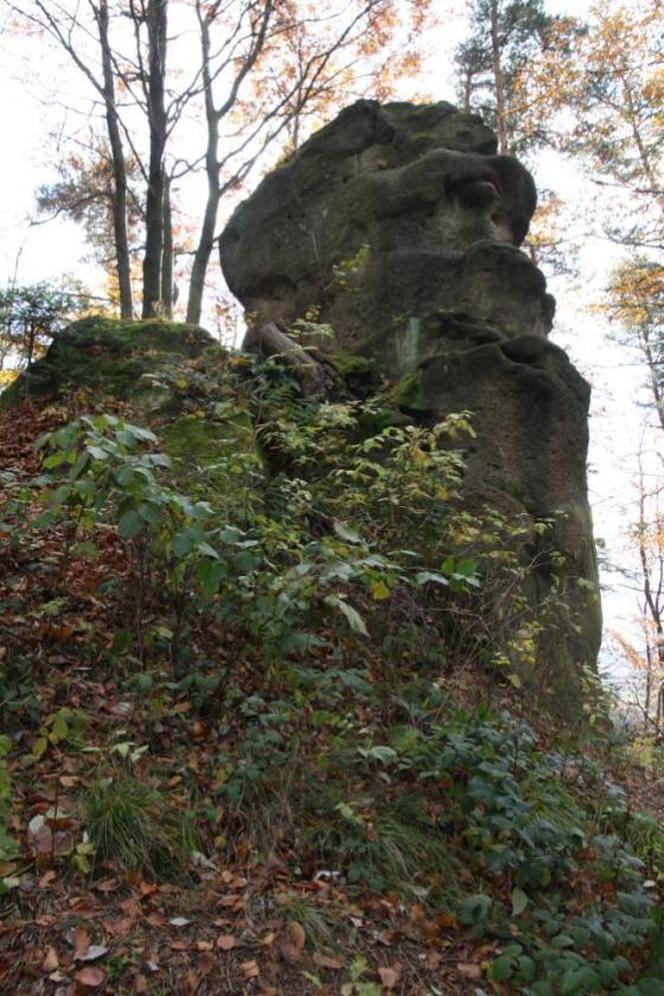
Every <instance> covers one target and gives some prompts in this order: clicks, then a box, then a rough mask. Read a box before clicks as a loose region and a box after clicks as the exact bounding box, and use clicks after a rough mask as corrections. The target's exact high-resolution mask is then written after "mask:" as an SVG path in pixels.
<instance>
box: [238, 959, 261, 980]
mask: <svg viewBox="0 0 664 996" xmlns="http://www.w3.org/2000/svg"><path fill="white" fill-rule="evenodd" d="M240 969H241V971H242V974H243V976H244V977H245V979H246V980H247V981H249V979H257V978H258V976H259V975H260V969H259V967H258V965H257V964H256V962H255V961H243V962H242V963H241V965H240Z"/></svg>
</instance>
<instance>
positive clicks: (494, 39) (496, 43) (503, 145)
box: [491, 0, 509, 156]
mask: <svg viewBox="0 0 664 996" xmlns="http://www.w3.org/2000/svg"><path fill="white" fill-rule="evenodd" d="M498 3H499V0H491V63H492V66H493V78H494V83H495V86H496V132H497V134H498V152H499V153H500V154H501V155H503V156H505V155H507V153H508V152H509V148H508V144H507V109H506V105H505V80H504V77H503V67H502V63H501V60H500V38H499V24H498Z"/></svg>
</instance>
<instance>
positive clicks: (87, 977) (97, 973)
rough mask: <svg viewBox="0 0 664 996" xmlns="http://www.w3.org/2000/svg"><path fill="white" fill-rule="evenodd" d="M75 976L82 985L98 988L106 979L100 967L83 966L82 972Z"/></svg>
mask: <svg viewBox="0 0 664 996" xmlns="http://www.w3.org/2000/svg"><path fill="white" fill-rule="evenodd" d="M74 978H75V979H76V981H77V982H78V983H80V985H82V986H87V987H88V988H89V989H96V988H97V986H100V985H101V984H102V982H103V981H104V973H103V972H102V970H101V969H100V968H93V967H90V968H82V969H81V971H80V972H77V973H76V975H75V976H74Z"/></svg>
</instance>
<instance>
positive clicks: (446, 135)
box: [220, 101, 601, 694]
mask: <svg viewBox="0 0 664 996" xmlns="http://www.w3.org/2000/svg"><path fill="white" fill-rule="evenodd" d="M495 152H496V140H495V136H494V135H493V133H492V132H491V131H490V130H489V129H488V128H486V127H485V126H484V125H483V124H482V122H481V120H480V119H478V118H477V117H475V116H472V115H468V114H462V113H460V112H458V111H457V110H456V109H455V108H454V107H452V106H451V105H449V104H446V103H439V104H432V105H421V106H417V105H413V104H405V103H393V104H386V105H383V106H381V105H379V104H378V103H376V102H375V101H359V102H358V103H356V104H354V105H353V106H351V107H349V108H347V109H346V110H344V111H343V112H342V113H341V114H340V115H339V116H338V117H337V118H336V119H335V120H334V121H333V122H332V123H331V124H329V125H327V126H326V127H325V128H323V129H321V130H320V131H319V132H317V133H316V134H315V135H314V136H313V137H312V138H311V139H309V141H308V142H306V143H305V144H304V145H303V146H302V148H301V149H300V150H299V151H298V152H297V154H296V155H295V156H294V157H293V159H292V160H291V161H290V162H287V163H286V164H284V165H282V166H280V167H278V168H277V169H275V170H274V171H273V172H272V173H271V174H270V175H269V176H267V177H266V178H265V179H264V180H263V182H262V183H261V184H260V185H259V187H258V189H257V190H256V191H255V193H254V194H253V195H252V196H251V197H249V198H248V200H246V201H244V202H243V203H242V204H241V205H240V206H239V207H238V209H237V210H236V211H235V213H234V215H233V217H232V218H231V220H230V222H229V224H228V225H227V226H226V228H225V230H224V232H223V233H222V236H221V246H220V247H221V261H222V267H223V270H224V273H225V275H226V278H227V280H228V284H229V286H230V288H231V290H232V291H233V292H234V293H235V294H236V295H237V297H238V298H239V299H240V300H241V301H242V303H243V304H244V306H245V308H246V309H247V312H248V315H249V319H250V323H251V325H252V326H253V330H252V332H251V333H250V338H249V342H250V343H251V344H253V345H254V346H256V345H257V344H260V330H261V329H262V328H264V327H265V326H266V324H267V323H272V324H271V326H270V327H271V329H272V332H273V334H275V335H277V338H278V336H279V334H281V333H279V332H278V330H277V329H276V325H279V326H280V327H281V330H282V332H283V330H284V329H287V328H288V327H289V326H290V325H292V323H293V322H295V321H296V320H297V319H299V318H301V317H302V316H304V315H305V313H307V311H308V310H310V309H312V308H314V309H315V310H316V313H317V314H318V315H319V321H320V322H321V323H325V324H329V325H331V326H332V327H333V329H334V333H335V342H334V347H333V348H334V349H335V350H337V351H342V352H343V353H345V354H350V355H351V356H358V357H364V358H366V359H368V360H370V361H371V362H372V363H373V364H374V366H375V369H376V370H377V371H379V372H380V373H381V374H382V375H383V376H384V377H385V378H387V379H388V380H392V381H397V382H399V384H400V386H399V389H398V390H397V391H396V396H397V397H398V398H399V400H400V403H401V406H402V410H403V411H405V412H406V413H407V414H408V415H409V416H410V417H413V418H415V419H420V420H436V419H439V418H440V417H442V416H444V415H445V414H448V413H450V412H454V411H461V410H469V411H471V412H472V413H473V424H474V427H475V429H476V431H477V439H476V440H475V441H474V443H473V445H472V446H470V447H469V448H468V451H467V454H466V456H467V490H468V495H469V502H470V503H471V504H472V502H477V503H481V502H491V503H492V504H493V505H494V506H496V507H499V508H500V509H501V510H503V511H504V512H505V513H506V514H508V515H514V516H517V515H518V514H520V513H523V512H525V513H527V516H528V518H529V520H530V521H531V523H532V526H533V530H532V533H531V535H530V536H529V537H528V539H527V541H525V542H524V557H526V556H527V557H532V558H533V562H534V570H533V572H532V575H531V581H530V587H529V590H528V598H529V599H530V600H531V602H533V601H534V602H537V601H538V600H542V599H544V598H546V597H547V596H548V595H549V594H550V593H551V591H552V590H553V589H554V588H556V589H557V590H558V591H559V592H561V591H562V592H563V594H564V599H565V601H566V603H567V605H568V606H569V609H570V615H569V619H568V620H567V621H566V622H565V621H563V620H562V617H560V616H559V617H558V621H557V624H556V625H557V626H558V627H564V630H565V631H564V633H562V634H561V633H560V632H559V633H556V634H552V632H549V633H548V634H546V633H545V634H544V635H543V638H542V640H541V641H540V655H543V656H544V661H545V663H547V662H548V664H549V665H550V670H552V671H556V673H557V675H558V678H559V679H561V680H558V681H557V686H558V689H559V690H560V689H561V688H563V687H564V686H565V685H567V686H568V688H569V690H572V692H573V694H576V691H577V690H578V682H577V681H573V682H568V680H567V679H568V678H569V677H570V676H571V675H577V674H578V668H579V666H580V665H583V664H588V665H591V666H594V665H595V662H596V656H597V651H598V648H599V641H600V631H601V616H600V611H599V602H598V597H597V593H596V581H597V571H596V563H595V552H594V543H593V536H592V526H591V518H590V511H589V507H588V501H587V488H586V450H587V435H588V431H587V412H588V402H589V387H588V385H587V384H586V382H585V381H584V380H583V378H582V377H581V376H580V375H579V374H578V373H577V371H576V370H575V369H574V367H573V366H572V365H571V363H570V362H569V360H568V358H567V356H566V354H565V353H564V352H563V351H562V350H561V349H559V348H558V347H557V346H555V345H554V344H552V343H551V342H549V340H548V338H547V337H548V334H549V332H550V330H551V326H552V321H553V314H554V301H553V298H552V297H551V296H550V295H549V294H547V292H546V282H545V279H544V277H543V275H542V274H541V272H540V271H539V270H538V269H537V267H536V266H535V265H533V263H532V262H531V261H530V259H529V258H528V256H526V255H525V254H524V253H523V252H521V251H520V249H519V246H520V244H521V243H522V241H523V239H524V238H525V235H526V233H527V230H528V224H529V222H530V218H531V216H532V213H533V211H534V209H535V204H536V194H535V186H534V183H533V180H532V177H531V176H530V174H529V173H528V171H527V170H526V169H525V168H524V167H523V166H521V165H520V164H519V163H518V162H517V161H516V160H515V159H513V158H511V157H509V156H500V155H496V154H495ZM275 323H276V325H275ZM548 518H554V519H555V521H556V526H555V529H554V535H553V542H552V543H550V545H549V548H548V550H547V551H546V552H543V551H542V550H541V549H538V546H537V534H538V528H537V526H538V523H539V522H541V520H544V519H548ZM553 547H555V549H556V551H557V555H556V556H551V555H550V554H551V549H552V548H553ZM554 565H555V566H554ZM561 637H562V638H561Z"/></svg>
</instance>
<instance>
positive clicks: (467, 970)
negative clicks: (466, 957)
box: [457, 961, 482, 979]
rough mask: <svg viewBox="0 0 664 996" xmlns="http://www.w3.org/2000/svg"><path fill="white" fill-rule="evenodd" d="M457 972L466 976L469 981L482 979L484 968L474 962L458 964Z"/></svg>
mask: <svg viewBox="0 0 664 996" xmlns="http://www.w3.org/2000/svg"><path fill="white" fill-rule="evenodd" d="M457 972H458V973H459V975H465V976H466V978H468V979H481V978H482V966H481V965H476V964H475V962H473V961H460V962H457Z"/></svg>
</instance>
